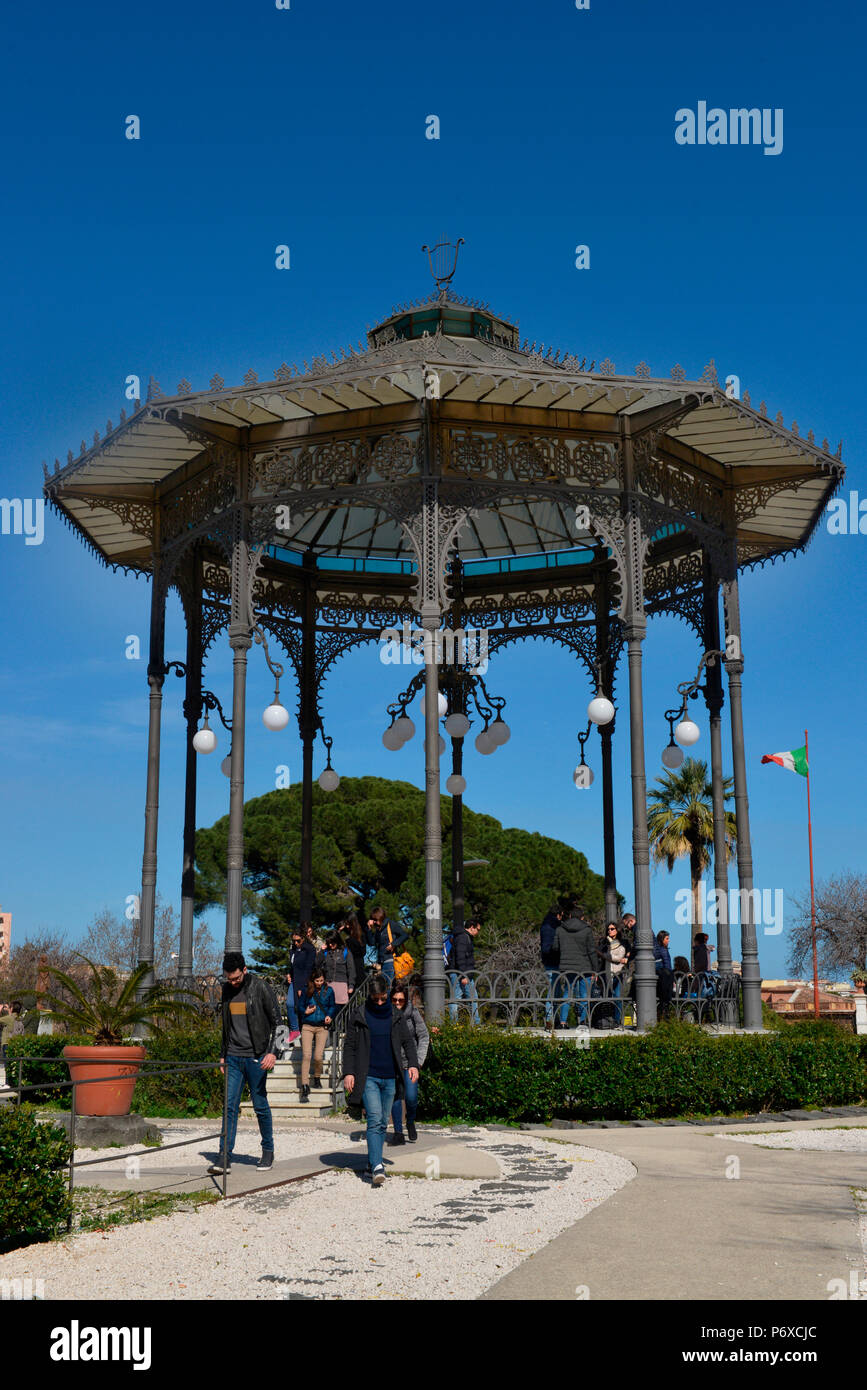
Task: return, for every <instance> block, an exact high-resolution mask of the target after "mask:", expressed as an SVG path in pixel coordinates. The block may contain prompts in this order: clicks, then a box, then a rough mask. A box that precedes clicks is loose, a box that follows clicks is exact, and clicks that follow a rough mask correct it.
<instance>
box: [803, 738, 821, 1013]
mask: <svg viewBox="0 0 867 1390" xmlns="http://www.w3.org/2000/svg"><path fill="white" fill-rule="evenodd" d="M804 757H805V759H806V762H807V840H808V842H809V845H810V933H811V936H812V940H813V1012H814V1013H815V1015H816V1017H817V1018H818V1017H819V964H818V957H817V953H816V890H815V887H814V885H813V822H812V818H811V816H810V741H809V739H808V737H807V730H806V729H805V730H804Z"/></svg>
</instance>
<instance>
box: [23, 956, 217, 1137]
mask: <svg viewBox="0 0 867 1390" xmlns="http://www.w3.org/2000/svg"><path fill="white" fill-rule="evenodd" d="M81 959H82V960H83V961H84V963H85V965H86V966H87V967H88V969H89V971H90V978H89V979H88V980H86V981H85V982H84V984H80V983H79V982H78V981H77V980H75V979H73V978H72V977H71V976H70V975H65V974H64V973H63V971H62V970H57V969H54V968H53V967H52V968H50V969H49V972H48V973H49V974H50V975H51V976H52V977H53V979H54V981H55V982H56V984H57V985H59V986H61V987H62V989H63V990H65V991H66V995H67V996H71V997H62V996H61V995H59V994H50V993H48V992H46V991H41V992H40V994H39V1002H40V1003H41V1004H47V1005H48V1013H47V1014H46V1015H45V1016H46V1017H48V1018H51V1019H53V1020H54V1021H55V1022H57V1023H62V1024H65V1025H66V1027H68V1028H70V1029H71V1030H72V1031H73V1032H75V1033H80V1034H84V1036H85V1037H89V1038H91V1039H92V1042H91V1044H90V1045H86V1046H76V1045H72V1044H70V1045H69V1046H67V1047H65V1048H64V1049H63V1055H64V1057H65V1058H66V1061H67V1064H68V1066H69V1074H70V1077H71V1079H72V1080H73V1081H74V1082H76V1083H77V1084H76V1086H75V1087H74V1104H75V1110H76V1113H77V1114H79V1115H128V1114H129V1109H130V1105H131V1104H132V1093H133V1090H134V1089H135V1082H136V1076H137V1075H138V1069H139V1066H140V1064H141V1062H142V1061H143V1060H144V1057H145V1049H144V1048H143V1047H140V1046H137V1045H134V1044H133V1045H130V1044H125V1043H124V1041H123V1040H124V1038H125V1037H129V1035H130V1033H131V1032H132V1030H133V1028H135V1027H137V1026H138V1025H140V1024H149V1023H151V1022H153V1021H154V1020H155V1019H158V1018H165V1017H166V1016H167V1015H171V1014H176V1013H178V1012H189V1011H190V1010H192V1009H193V1008H194V1006H193V1005H192V1004H191V1003H189V1002H187V1000H186V999H185V998H184V997H183V996H185V995H189V994H190V991H189V990H183V989H181V990H176V989H174V988H172V989H171V990H169V989H167V988H166V986H165V985H160V984H156V985H148V986H146V987H145V988H144V989H142V982H143V980H144V978H145V976H146V975H147V974H148V973H149V971H150V969H151V967H150V966H149V965H147V964H145V965H140V966H138V968H137V969H136V970H134V971H133V972H132V974H131V975H129V976H128V978H127V979H125V980H124V979H122V978H121V977H120V976H119V975H118V974H117V972H116V971H115V970H112V969H111V968H110V967H109V966H107V965H97V964H95V962H94V961H92V960H88V958H87V956H82V957H81ZM137 995H138V996H139V997H136V996H137ZM179 996H180V997H179ZM98 1078H103V1079H101V1080H100V1079H98ZM104 1078H110V1080H106V1079H104ZM112 1083H114V1084H112Z"/></svg>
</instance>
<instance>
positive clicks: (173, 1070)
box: [6, 1056, 229, 1233]
mask: <svg viewBox="0 0 867 1390" xmlns="http://www.w3.org/2000/svg"><path fill="white" fill-rule="evenodd" d="M12 1060H13V1061H15V1062H17V1063H18V1081H17V1084H16V1086H15V1105H16V1109H20V1107H21V1097H22V1095H23V1094H24V1092H25V1091H45V1090H48V1089H49V1088H50V1089H51V1090H64V1089H66V1088H69V1089H70V1090H71V1092H72V1108H71V1109H70V1111H69V1163H68V1166H69V1182H68V1187H67V1190H68V1192H69V1204H70V1207H69V1215H68V1216H67V1218H66V1230H67V1233H71V1231H72V1192H73V1186H74V1175H75V1169H76V1168H88V1167H91V1166H92V1165H93V1164H95V1163H105V1161H106V1160H105V1159H104V1158H82V1159H79V1160H77V1161H76V1158H75V1120H76V1115H77V1113H78V1109H77V1106H76V1103H75V1088H76V1087H77V1086H99V1085H102V1084H104V1083H105V1084H108V1083H111V1084H112V1085H115V1086H116V1085H117V1083H118V1081H120V1080H129V1079H130V1078H129V1074H128V1073H127V1075H126V1076H124V1072H123V1070H122V1068H124V1067H126V1068H128V1067H129V1066H130V1065H132V1064H131V1063H129V1062H124V1061H123V1059H122V1058H117V1059H112V1060H108V1059H106V1062H105V1065H106V1066H111V1067H116V1068H118V1070H115V1071H112V1072H111V1073H110V1074H109V1075H107V1076H93V1077H88V1078H87V1080H82V1081H74V1080H73V1079H72V1078H71V1077H70V1079H69V1080H68V1081H50V1082H45V1081H35V1082H33V1083H32V1085H29V1086H23V1085H22V1084H21V1072H22V1068H23V1066H24V1064H25V1063H26V1062H63V1061H64V1060H66V1059H64V1058H63V1057H62V1056H61V1057H57V1056H54V1057H33V1056H28V1057H15V1058H13V1059H12ZM134 1065H135V1068H136V1073H135V1079H136V1081H138V1080H139V1078H140V1077H141V1076H142V1074H144V1076H146V1077H152V1076H177V1075H178V1074H179V1073H181V1072H194V1071H213V1070H214V1068H215V1067H220V1068H221V1070H222V1071H223V1115H222V1124H221V1128H220V1131H219V1133H217V1134H202V1135H198V1136H197V1137H196V1140H195V1142H196V1143H201V1142H202V1140H204V1139H219V1140H220V1141H221V1142H220V1150H221V1153H222V1155H223V1181H222V1192H221V1195H222V1197H224V1198H225V1196H226V1135H227V1122H228V1088H229V1077H228V1069H227V1068H226V1067H224V1066H223V1065H222V1063H220V1062H161V1063H159V1064H157V1063H156V1059H154V1063H153V1064H150V1067H149V1064H148V1059H147V1058H143V1059H142V1060H141V1061H136V1062H135V1063H134ZM148 1067H149V1069H148V1070H145V1068H148ZM6 1079H7V1084H8V1058H7V1078H6ZM9 1089H10V1090H11V1089H12V1088H11V1087H10V1088H9ZM190 1142H192V1141H190V1140H189V1139H182V1140H179V1141H178V1142H177V1143H174V1144H165V1145H160V1148H161V1149H178V1148H184V1147H187V1146H188V1145H189V1144H190ZM132 1157H140V1155H139V1154H134V1153H133V1151H132V1150H130V1151H129V1152H128V1153H119V1154H112V1156H111V1161H112V1162H115V1161H117V1160H119V1159H121V1158H132ZM64 1166H66V1165H64Z"/></svg>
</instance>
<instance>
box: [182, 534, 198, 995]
mask: <svg viewBox="0 0 867 1390" xmlns="http://www.w3.org/2000/svg"><path fill="white" fill-rule="evenodd" d="M189 568H190V576H189V579H190V589H189V593H188V603H187V605H186V607H187V612H186V621H187V652H186V657H187V659H186V662H185V665H186V671H187V676H186V691H185V696H184V718H185V719H186V721H187V749H186V754H187V757H186V767H185V779H184V842H183V862H182V866H181V934H180V942H179V945H178V979H180V980H188V979H190V977H191V976H192V973H193V908H194V905H195V904H194V897H195V879H196V771H197V764H198V756H199V755H198V754H197V752H196V750H195V748H194V747H193V737H194V735H195V732H196V729H197V727H198V722H199V715H200V713H201V709H202V567H201V556H200V554H199V550H198V547H195V548H194V551H193V554H192V556H191V560H190V567H189Z"/></svg>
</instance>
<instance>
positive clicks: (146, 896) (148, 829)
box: [137, 521, 166, 1036]
mask: <svg viewBox="0 0 867 1390" xmlns="http://www.w3.org/2000/svg"><path fill="white" fill-rule="evenodd" d="M155 525H156V528H157V532H158V528H159V522H158V521H157V522H156V523H155ZM154 545H155V553H154V569H153V581H152V588H151V619H150V643H149V650H148V686H149V688H150V696H149V702H148V705H149V709H148V767H147V793H146V798H145V833H144V852H143V854H142V868H141V903H140V908H139V938H138V959H139V964H140V965H145V964H146V965H149V966H150V970H149V971H148V973H147V975H146V976H145V977H144V979H143V981H142V988H146V987H147V986H148V985H150V984H153V980H154V973H153V964H154V913H155V909H156V883H157V823H158V820H159V809H160V722H161V719H162V705H163V681H164V680H165V612H166V596H165V589H164V587H163V580H162V572H161V566H160V560H159V554H158V549H157V548H158V546H159V539H158V534H157V537H155V541H154ZM137 1036H138V1034H137Z"/></svg>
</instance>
